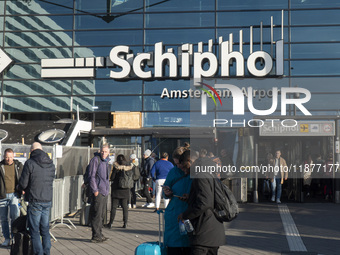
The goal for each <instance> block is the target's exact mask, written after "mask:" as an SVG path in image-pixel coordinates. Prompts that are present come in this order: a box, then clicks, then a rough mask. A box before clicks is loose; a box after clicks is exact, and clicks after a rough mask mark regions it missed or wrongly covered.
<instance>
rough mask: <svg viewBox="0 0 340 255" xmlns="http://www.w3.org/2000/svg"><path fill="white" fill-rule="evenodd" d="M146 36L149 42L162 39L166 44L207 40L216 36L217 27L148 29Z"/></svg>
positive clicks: (152, 42)
mask: <svg viewBox="0 0 340 255" xmlns="http://www.w3.org/2000/svg"><path fill="white" fill-rule="evenodd" d="M145 38H146V39H145V40H146V43H147V44H154V43H157V42H160V41H161V42H163V43H164V44H183V43H197V42H204V41H206V42H207V41H208V40H210V39H214V38H215V29H213V28H212V29H183V30H170V29H169V30H147V31H145Z"/></svg>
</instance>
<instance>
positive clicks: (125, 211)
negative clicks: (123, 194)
mask: <svg viewBox="0 0 340 255" xmlns="http://www.w3.org/2000/svg"><path fill="white" fill-rule="evenodd" d="M119 203H120V204H121V205H122V208H123V221H124V223H127V222H128V204H127V203H128V199H127V198H126V199H118V198H112V200H111V215H110V222H109V224H112V222H113V221H114V220H115V217H116V210H117V207H118V204H119Z"/></svg>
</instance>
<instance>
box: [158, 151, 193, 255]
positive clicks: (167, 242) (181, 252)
mask: <svg viewBox="0 0 340 255" xmlns="http://www.w3.org/2000/svg"><path fill="white" fill-rule="evenodd" d="M187 149H188V148H186V147H178V148H176V149H175V150H174V152H173V153H172V159H173V160H174V162H175V165H176V166H175V167H174V168H172V169H171V170H170V172H169V174H168V176H167V177H166V180H165V182H164V186H163V191H164V195H165V196H166V197H167V198H170V202H169V204H168V206H167V207H166V209H165V212H164V221H165V226H164V246H165V247H167V255H187V254H190V243H189V238H188V235H181V234H180V231H179V225H178V222H177V217H178V215H179V214H180V213H182V212H184V211H185V210H186V209H187V208H188V203H186V202H185V201H183V200H181V199H180V197H185V196H186V194H189V192H190V188H191V182H192V180H191V179H190V174H189V172H188V171H187V169H185V170H182V169H181V168H179V158H180V156H181V155H182V154H183V153H184V152H185V151H186V150H187Z"/></svg>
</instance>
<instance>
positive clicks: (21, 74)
mask: <svg viewBox="0 0 340 255" xmlns="http://www.w3.org/2000/svg"><path fill="white" fill-rule="evenodd" d="M4 78H5V79H41V66H40V65H33V64H22V65H18V64H16V65H14V66H12V67H11V68H10V69H9V71H8V72H7V73H6V74H5V77H4Z"/></svg>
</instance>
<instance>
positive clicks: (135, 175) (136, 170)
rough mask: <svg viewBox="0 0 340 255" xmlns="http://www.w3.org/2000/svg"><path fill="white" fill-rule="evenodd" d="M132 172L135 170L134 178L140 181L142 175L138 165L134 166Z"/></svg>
mask: <svg viewBox="0 0 340 255" xmlns="http://www.w3.org/2000/svg"><path fill="white" fill-rule="evenodd" d="M132 172H133V180H134V181H138V180H139V177H140V172H139V167H138V166H133V168H132Z"/></svg>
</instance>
